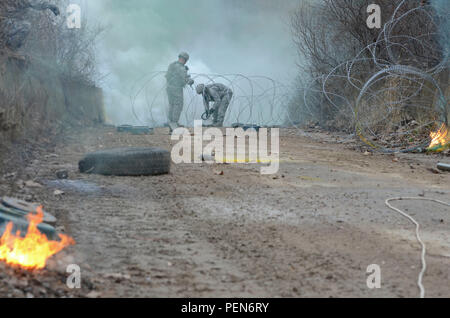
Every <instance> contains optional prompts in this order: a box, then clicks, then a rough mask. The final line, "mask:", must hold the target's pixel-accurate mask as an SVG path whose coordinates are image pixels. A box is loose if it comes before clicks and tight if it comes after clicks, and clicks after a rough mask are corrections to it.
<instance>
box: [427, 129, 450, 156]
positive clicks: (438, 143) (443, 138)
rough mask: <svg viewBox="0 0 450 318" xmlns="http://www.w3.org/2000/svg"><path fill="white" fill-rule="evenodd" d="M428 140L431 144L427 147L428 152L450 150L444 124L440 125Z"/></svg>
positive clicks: (449, 139) (449, 137) (448, 136)
mask: <svg viewBox="0 0 450 318" xmlns="http://www.w3.org/2000/svg"><path fill="white" fill-rule="evenodd" d="M430 138H431V143H430V145H429V146H428V151H434V152H441V151H444V150H445V149H447V148H450V135H449V134H448V128H447V126H446V125H445V124H442V125H441V127H440V128H439V129H438V131H436V132H431V133H430Z"/></svg>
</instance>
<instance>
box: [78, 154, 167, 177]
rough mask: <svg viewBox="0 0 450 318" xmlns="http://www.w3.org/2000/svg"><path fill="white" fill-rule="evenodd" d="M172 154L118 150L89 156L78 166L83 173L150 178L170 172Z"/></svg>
mask: <svg viewBox="0 0 450 318" xmlns="http://www.w3.org/2000/svg"><path fill="white" fill-rule="evenodd" d="M170 161H171V159H170V153H169V152H168V151H167V150H164V149H159V148H117V149H109V150H100V151H97V152H93V153H89V154H87V155H86V156H85V157H84V158H83V159H82V160H80V162H79V164H78V166H79V169H80V172H82V173H95V174H102V175H114V176H149V175H160V174H166V173H169V171H170Z"/></svg>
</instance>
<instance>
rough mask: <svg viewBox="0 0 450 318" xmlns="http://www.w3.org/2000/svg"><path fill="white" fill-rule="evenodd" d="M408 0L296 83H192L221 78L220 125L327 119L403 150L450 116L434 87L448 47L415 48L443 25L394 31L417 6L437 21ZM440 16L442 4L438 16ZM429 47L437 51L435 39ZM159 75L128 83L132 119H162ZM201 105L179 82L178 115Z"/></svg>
mask: <svg viewBox="0 0 450 318" xmlns="http://www.w3.org/2000/svg"><path fill="white" fill-rule="evenodd" d="M406 4H407V1H405V0H403V1H400V2H399V4H398V6H397V7H396V9H395V10H394V13H393V15H392V17H391V18H390V19H389V20H388V21H387V22H386V23H385V25H384V27H383V28H382V29H381V31H380V33H379V35H378V37H377V39H376V41H375V42H374V43H371V44H370V45H367V46H366V47H364V48H363V49H362V50H360V52H359V53H358V54H357V55H356V56H355V57H354V58H353V59H351V60H348V61H345V62H343V63H341V64H339V65H336V66H335V67H334V68H333V69H332V70H331V71H330V72H329V73H328V74H326V75H323V76H320V77H318V78H314V79H312V80H310V81H309V83H308V84H306V85H304V86H303V87H301V88H299V85H298V84H297V85H295V84H290V85H286V84H283V83H280V82H278V81H275V80H273V79H271V78H269V77H265V76H246V75H243V74H225V75H219V74H191V75H192V78H193V79H194V81H195V83H196V85H197V84H200V83H203V84H210V83H214V82H220V83H223V84H225V85H227V86H228V87H230V88H231V89H232V91H233V98H232V100H231V103H230V105H229V108H228V111H227V114H226V117H225V122H224V125H225V126H227V125H230V124H234V123H240V124H253V125H254V124H256V125H259V126H280V127H295V128H298V129H301V128H303V127H304V125H305V124H307V123H308V122H313V123H319V124H320V125H321V126H325V127H327V126H330V125H329V122H330V121H331V122H332V124H331V126H332V125H334V124H336V123H342V125H341V126H339V125H338V127H337V129H342V130H347V131H352V130H353V133H354V134H353V136H357V137H359V139H360V140H361V141H363V142H364V143H365V144H366V145H368V146H369V147H371V148H374V149H376V150H379V151H383V152H394V151H400V152H409V151H413V150H416V149H418V148H423V147H426V145H427V144H428V143H429V138H428V134H429V132H430V131H431V130H434V129H436V127H437V126H440V125H441V124H442V123H445V124H448V122H447V115H448V113H450V110H449V106H448V103H447V100H446V97H445V91H446V90H447V89H448V87H445V88H444V89H443V88H442V87H440V85H439V82H438V80H437V77H438V76H442V75H444V74H447V76H448V73H445V72H449V50H448V49H445V48H441V49H440V51H438V52H437V54H438V57H439V61H438V62H436V61H434V62H433V63H431V62H430V59H431V57H429V58H428V57H425V62H423V59H424V57H423V56H422V57H421V56H417V54H416V53H415V52H414V49H415V48H417V47H419V48H422V49H423V50H424V51H426V50H431V49H432V48H431V43H435V42H436V40H435V39H436V38H437V37H441V43H444V44H445V43H447V42H448V41H449V40H450V39H448V35H447V34H448V32H441V33H438V32H428V33H426V32H425V33H424V34H421V35H420V36H416V37H413V36H411V35H408V34H395V30H396V27H397V26H399V25H400V24H401V22H404V21H403V20H405V19H408V18H409V19H411V17H415V16H414V15H417V14H420V17H421V18H422V19H428V20H429V21H427V26H429V28H430V29H432V30H438V28H439V23H437V21H436V20H437V18H436V14H431V7H430V6H426V5H423V6H418V7H415V8H412V9H407V8H406ZM401 11H403V12H402V13H400V12H401ZM446 18H448V12H447V13H445V14H444V16H443V17H441V19H446ZM433 41H434V42H433ZM411 43H412V44H413V47H411ZM433 49H434V50H435V51H436V46H435V47H434V48H433ZM400 57H401V58H400ZM421 59H422V62H421ZM402 61H403V64H402ZM164 75H165V72H164V71H159V72H152V73H150V74H148V75H147V76H145V77H144V78H142V79H140V80H139V81H137V82H136V84H135V85H134V87H133V94H132V96H131V105H132V111H133V114H134V116H135V118H136V120H137V121H138V122H140V123H142V124H145V125H151V126H158V125H161V123H165V122H167V113H168V108H169V107H168V100H167V93H166V81H165V78H164ZM299 93H301V95H302V97H301V98H300V100H299V98H298V96H299V95H300V94H299ZM324 105H326V107H327V109H325V110H323V106H324ZM318 106H320V107H318ZM321 107H322V108H321ZM204 112H205V110H204V107H203V102H202V99H201V97H200V96H199V95H197V94H196V92H195V89H193V88H189V87H187V88H185V90H184V108H183V112H182V115H181V119H180V123H181V124H184V125H187V126H192V125H193V122H194V120H199V119H201V118H202V114H204ZM324 114H325V115H327V116H324ZM330 114H331V118H329V117H330ZM326 117H328V119H326Z"/></svg>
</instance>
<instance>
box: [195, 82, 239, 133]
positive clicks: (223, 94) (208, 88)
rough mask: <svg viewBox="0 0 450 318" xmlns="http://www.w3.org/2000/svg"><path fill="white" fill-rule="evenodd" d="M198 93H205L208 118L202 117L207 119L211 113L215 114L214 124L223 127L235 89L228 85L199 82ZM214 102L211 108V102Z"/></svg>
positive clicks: (204, 102) (204, 100) (204, 99)
mask: <svg viewBox="0 0 450 318" xmlns="http://www.w3.org/2000/svg"><path fill="white" fill-rule="evenodd" d="M196 91H197V94H199V95H203V104H204V105H205V109H206V114H205V115H206V118H205V117H204V116H202V119H204V120H206V119H207V118H209V116H210V114H211V113H212V114H213V126H215V127H222V126H223V121H224V119H225V114H226V112H227V109H228V105H230V102H231V98H232V97H233V91H232V90H231V89H230V88H228V87H227V86H225V85H223V84H220V83H214V84H210V85H204V84H199V85H197V87H196ZM210 102H214V105H213V107H212V109H211V110H210V108H209V103H210Z"/></svg>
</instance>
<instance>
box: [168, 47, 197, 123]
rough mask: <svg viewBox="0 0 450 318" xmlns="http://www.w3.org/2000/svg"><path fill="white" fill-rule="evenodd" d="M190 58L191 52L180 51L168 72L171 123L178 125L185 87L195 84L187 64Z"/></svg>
mask: <svg viewBox="0 0 450 318" xmlns="http://www.w3.org/2000/svg"><path fill="white" fill-rule="evenodd" d="M188 60H189V54H187V53H186V52H182V53H180V55H179V56H178V61H176V62H173V63H172V64H170V65H169V69H168V70H167V73H166V79H167V97H168V99H169V125H171V124H176V125H178V121H179V120H180V115H181V111H182V110H183V88H184V87H185V86H186V84H188V85H191V86H192V84H194V80H192V79H191V76H190V75H189V74H188V71H189V68H188V67H187V66H186V63H187V61H188ZM171 128H172V127H171Z"/></svg>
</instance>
